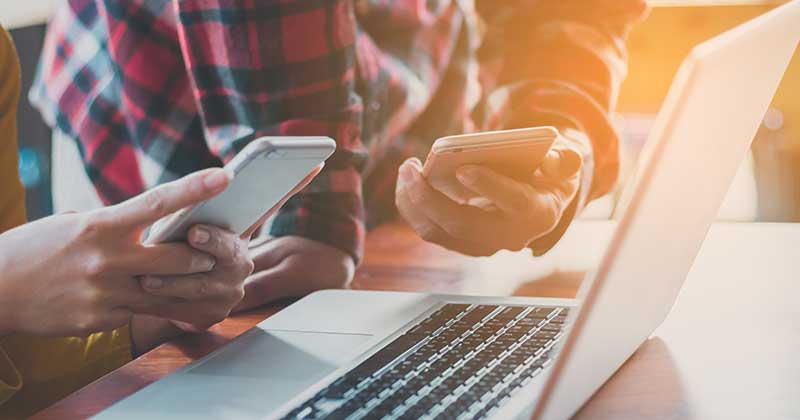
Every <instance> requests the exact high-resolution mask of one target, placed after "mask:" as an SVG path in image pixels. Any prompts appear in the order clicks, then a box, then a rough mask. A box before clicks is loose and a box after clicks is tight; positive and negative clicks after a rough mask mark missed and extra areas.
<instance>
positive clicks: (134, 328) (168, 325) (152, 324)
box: [131, 315, 183, 357]
mask: <svg viewBox="0 0 800 420" xmlns="http://www.w3.org/2000/svg"><path fill="white" fill-rule="evenodd" d="M182 332H183V331H181V330H180V329H179V328H178V327H176V326H175V325H174V324H173V323H172V322H170V321H169V320H166V319H163V318H157V317H153V316H148V315H134V316H133V317H131V353H133V357H138V356H140V355H142V354H144V353H147V352H148V351H150V350H152V349H154V348H156V347H157V346H158V345H160V344H162V343H164V342H166V341H168V340H170V339H172V338H174V337H177V336H178V335H180V334H181V333H182Z"/></svg>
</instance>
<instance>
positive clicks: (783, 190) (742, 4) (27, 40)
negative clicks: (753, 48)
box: [0, 0, 800, 222]
mask: <svg viewBox="0 0 800 420" xmlns="http://www.w3.org/2000/svg"><path fill="white" fill-rule="evenodd" d="M52 1H53V0H26V1H25V2H24V3H21V2H18V1H9V0H3V1H1V2H0V23H2V24H3V25H4V26H5V27H6V28H7V29H10V31H11V34H12V36H13V37H14V40H15V42H16V44H17V49H18V51H19V54H20V56H21V61H22V74H23V92H27V90H28V89H29V87H30V83H31V80H32V78H33V75H34V71H35V68H36V62H37V59H38V56H39V50H40V48H41V46H42V41H43V38H44V30H45V22H46V19H47V15H48V13H49V8H50V5H51V4H52V3H51V2H52ZM55 1H58V0H55ZM650 3H651V5H652V6H653V10H652V11H651V13H650V16H649V17H648V18H647V20H645V21H644V22H643V23H641V24H640V25H639V26H638V27H637V28H636V29H635V30H634V32H633V33H632V34H631V37H630V40H629V43H628V47H629V53H630V62H629V72H628V78H627V80H626V82H625V84H624V85H623V88H622V92H621V95H620V99H619V104H618V107H617V111H618V114H619V115H618V124H619V127H620V129H621V131H622V132H623V144H622V154H623V162H624V164H623V178H622V180H621V182H620V183H618V185H619V186H620V187H619V188H618V190H617V192H616V193H615V194H612V195H611V196H609V197H606V198H604V199H602V200H598V201H597V202H595V203H593V204H592V205H591V206H590V207H589V208H588V209H587V210H586V211H585V212H584V214H583V216H582V217H585V218H608V217H610V216H611V215H612V214H613V212H614V207H615V205H616V198H617V196H618V195H619V190H621V187H622V186H623V185H625V182H626V181H628V180H627V174H628V173H630V172H631V167H632V165H633V163H635V162H636V158H637V157H638V154H639V152H640V150H641V148H642V146H643V145H644V143H645V141H646V139H647V135H648V133H649V131H650V127H651V126H652V123H653V119H654V118H655V114H656V113H657V112H658V110H659V107H660V106H661V102H662V100H663V98H664V97H665V95H666V93H667V90H668V88H669V85H670V82H671V80H672V77H673V75H674V74H675V72H676V70H677V68H678V65H679V64H680V63H681V61H682V60H683V59H684V58H685V57H686V55H687V54H688V52H689V50H690V49H691V48H692V47H693V46H694V45H696V44H698V43H700V42H702V41H704V40H706V39H708V38H710V37H712V36H714V35H717V34H719V33H721V32H724V31H725V30H727V29H729V28H731V27H733V26H736V25H738V24H740V23H742V22H744V21H746V20H748V19H751V18H753V17H755V16H757V15H760V14H762V13H764V12H766V11H768V10H770V9H771V8H773V7H775V6H777V5H779V4H781V3H783V1H775V0H739V1H735V0H732V1H720V0H683V1H676V0H651V1H650ZM764 48H769V46H768V45H765V46H764ZM735 88H736V87H735V86H731V89H735ZM18 125H19V142H20V144H19V146H20V174H21V176H22V180H23V182H24V184H25V186H26V188H27V190H28V196H27V206H28V214H29V218H30V219H31V220H33V219H37V218H40V217H43V216H46V215H48V214H50V213H51V212H52V199H51V194H50V187H51V180H50V161H51V147H50V142H51V140H50V131H49V129H48V128H47V127H46V126H45V125H44V123H43V122H42V121H41V118H40V117H39V115H38V113H37V112H35V111H34V110H33V109H32V108H31V106H30V105H29V104H28V101H27V100H26V99H25V98H23V100H22V101H21V102H20V109H19V114H18ZM719 218H720V219H721V220H726V221H770V222H773V221H775V222H777V221H791V222H798V221H800V58H798V54H795V58H794V59H793V61H792V64H791V65H790V67H789V70H788V71H787V73H786V75H785V76H784V80H783V82H782V84H781V86H780V88H779V89H778V93H777V95H776V97H775V99H774V101H773V103H772V106H771V107H770V109H769V111H768V112H767V113H766V115H765V117H764V120H763V123H762V125H761V128H760V130H759V132H758V135H757V137H756V139H755V140H754V142H753V147H752V150H751V154H750V156H749V157H748V159H747V160H746V161H745V162H744V163H743V164H742V167H741V169H740V171H739V174H738V176H737V178H736V181H735V182H734V185H733V186H732V188H731V190H730V192H729V194H728V198H727V200H726V202H725V204H724V205H723V207H722V209H721V210H720V214H719Z"/></svg>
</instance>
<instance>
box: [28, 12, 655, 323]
mask: <svg viewBox="0 0 800 420" xmlns="http://www.w3.org/2000/svg"><path fill="white" fill-rule="evenodd" d="M646 10H647V6H646V3H645V1H644V0H615V1H607V0H587V1H580V2H579V1H571V0H570V1H557V2H556V1H552V2H535V1H530V0H509V1H504V2H500V3H498V2H496V1H491V0H474V1H473V0H434V1H423V0H397V1H391V2H378V1H369V0H355V1H353V0H330V1H309V2H277V1H268V0H264V1H256V2H225V1H219V0H203V1H199V0H182V1H176V0H147V1H145V0H133V1H127V2H119V1H115V0H70V1H65V2H61V3H60V4H59V6H58V7H57V9H56V11H55V14H54V17H53V18H52V19H51V21H50V26H49V29H48V34H47V37H46V43H45V49H44V53H43V55H42V60H41V66H40V69H39V74H38V77H37V82H36V85H35V86H34V88H33V89H32V91H31V94H30V97H31V100H32V101H33V103H34V104H35V105H36V106H37V107H38V108H39V110H40V111H41V112H42V115H43V116H44V117H45V119H46V120H47V121H48V122H49V124H50V125H51V126H52V127H54V130H55V134H54V139H63V138H67V139H69V141H70V142H75V144H77V145H78V146H79V148H80V150H81V151H82V153H81V156H83V159H84V162H83V163H84V165H85V166H86V167H87V168H88V171H89V173H90V174H91V180H92V182H93V184H94V188H95V190H96V193H97V195H98V196H99V198H100V199H101V200H102V202H103V203H105V204H113V203H116V202H119V201H121V200H124V199H126V198H128V197H131V196H132V195H134V194H137V193H139V192H141V191H143V190H144V189H146V188H148V187H151V186H152V185H155V184H156V183H158V182H162V181H167V180H171V179H174V178H175V177H177V176H180V175H183V174H185V173H188V172H191V171H194V170H197V169H201V168H205V167H208V166H213V165H218V164H220V163H221V162H226V161H227V160H229V159H230V158H231V157H232V156H233V155H234V154H235V152H236V151H237V150H240V149H241V148H242V147H243V146H244V145H245V144H247V143H248V142H249V141H251V140H253V139H255V138H257V137H259V136H263V135H327V136H330V137H332V138H334V139H335V140H336V141H337V145H338V148H337V151H336V153H335V154H334V155H333V157H332V158H331V159H330V160H329V162H328V163H329V164H328V165H327V166H326V169H325V170H324V171H323V173H322V174H321V176H319V177H318V178H317V179H315V180H314V182H313V183H312V184H311V185H309V187H308V188H307V189H306V190H304V191H303V192H302V193H300V194H298V195H297V196H295V197H294V198H292V199H291V200H290V201H289V202H288V203H287V205H286V206H284V207H283V208H282V209H281V210H280V212H279V213H278V214H277V216H276V218H275V220H274V221H273V223H272V225H271V231H270V233H271V235H272V236H273V237H274V238H275V239H272V240H267V241H261V242H259V243H258V244H255V245H251V247H252V249H251V255H252V256H253V259H254V262H255V267H256V268H255V272H254V274H253V275H251V276H250V277H249V278H248V280H247V283H246V286H245V299H244V300H243V303H242V304H241V306H240V308H247V307H251V306H254V305H258V304H262V303H264V302H267V301H270V300H274V299H279V298H282V297H284V296H296V295H301V294H305V293H308V292H310V291H312V290H315V289H319V288H328V287H341V286H343V285H345V284H346V283H347V282H348V280H349V279H350V278H351V277H352V275H353V272H354V267H355V266H356V264H357V263H358V261H359V260H360V259H361V257H362V255H363V246H364V237H365V232H366V231H367V230H368V229H369V228H372V227H374V226H376V225H378V224H380V223H383V222H385V221H387V220H391V219H394V218H396V217H397V216H398V214H399V215H401V216H403V217H404V218H405V219H406V220H408V221H409V224H410V225H411V226H412V228H414V229H415V230H416V231H417V232H418V233H419V234H420V235H422V236H423V237H424V238H425V239H427V240H430V241H433V242H435V243H438V244H441V245H443V246H445V247H447V248H450V249H453V250H456V251H459V252H464V253H467V254H471V255H490V254H492V253H494V252H496V251H497V250H500V249H513V250H517V249H521V248H523V247H529V248H532V249H533V252H534V254H536V255H540V254H542V253H544V252H546V251H547V250H548V249H549V248H550V247H552V246H553V245H554V244H555V243H556V242H557V241H558V239H559V238H560V237H561V235H562V234H563V232H564V231H565V230H566V228H567V226H568V225H569V223H570V221H571V220H572V218H573V217H574V216H575V215H576V214H577V213H578V212H579V211H580V210H581V209H582V208H583V207H584V206H585V205H586V204H587V203H588V202H590V201H591V200H593V199H595V198H597V197H599V196H602V195H604V194H606V193H608V192H609V191H610V190H611V188H612V186H613V185H614V182H615V180H616V176H617V171H618V166H619V163H618V156H617V153H618V152H617V135H616V132H615V130H614V128H613V125H612V123H611V117H610V114H611V112H612V110H613V108H614V104H615V101H616V96H617V93H618V91H619V86H620V83H621V81H622V79H623V77H624V73H625V45H624V41H625V38H626V36H627V34H628V32H629V30H630V29H631V27H632V25H633V24H634V23H635V22H637V21H638V20H639V19H640V18H641V17H642V16H643V15H644V14H645V13H646ZM112 34H113V36H112ZM77 52H80V53H77ZM537 125H553V126H555V127H557V128H559V129H560V131H561V132H562V134H563V135H562V138H561V139H560V140H559V141H558V143H557V144H556V145H555V146H554V150H553V152H552V153H551V154H549V155H548V157H547V158H546V160H545V162H544V164H543V165H542V167H541V169H540V170H539V171H537V173H535V174H531V178H530V179H525V180H515V179H510V178H507V177H504V176H501V175H500V174H497V173H494V172H492V171H490V170H489V169H487V168H481V167H466V168H461V170H459V171H458V179H459V180H460V182H462V183H463V184H464V185H465V186H466V187H468V188H470V189H472V190H473V191H475V192H477V193H479V194H481V195H483V196H485V198H486V199H488V200H489V201H490V202H492V203H493V204H494V206H492V207H493V208H494V209H493V210H488V211H487V210H482V209H477V208H472V207H465V206H461V205H459V204H458V203H455V202H453V201H451V200H449V199H448V198H447V197H445V196H443V195H441V194H440V193H438V192H437V191H435V190H434V189H432V188H431V187H430V186H429V185H427V183H426V182H425V181H424V179H423V178H422V177H421V176H420V173H419V170H420V165H421V164H420V161H419V158H420V157H423V156H425V154H426V153H427V152H428V149H429V147H430V145H431V144H432V142H433V141H434V140H435V139H436V138H438V137H441V136H445V135H450V134H460V133H464V132H474V131H481V130H493V129H503V128H518V127H528V126H537ZM59 142H62V143H64V142H63V141H62V140H59ZM398 174H399V177H398ZM309 261H313V262H314V264H308V262H309Z"/></svg>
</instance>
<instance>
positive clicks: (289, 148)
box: [145, 137, 336, 243]
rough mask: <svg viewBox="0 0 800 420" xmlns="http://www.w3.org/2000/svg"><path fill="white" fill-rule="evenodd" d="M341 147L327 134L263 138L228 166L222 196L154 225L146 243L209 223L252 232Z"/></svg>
mask: <svg viewBox="0 0 800 420" xmlns="http://www.w3.org/2000/svg"><path fill="white" fill-rule="evenodd" d="M335 149H336V143H335V142H334V141H333V140H332V139H330V138H327V137H262V138H259V139H256V140H254V141H253V142H251V143H250V144H248V145H247V146H246V147H245V148H244V149H243V150H242V151H241V152H239V154H237V155H236V156H235V157H234V158H233V159H232V160H231V161H230V162H229V163H228V164H227V165H225V169H226V170H227V171H229V172H231V173H232V174H233V179H232V180H231V183H230V184H229V185H228V187H227V188H226V189H225V191H223V192H222V193H220V194H219V195H217V196H215V197H213V198H211V199H209V200H207V201H204V202H202V203H200V204H197V205H195V206H192V207H189V208H186V209H183V210H181V211H179V212H177V213H174V214H172V215H170V216H167V217H165V218H164V219H162V220H160V221H159V222H157V223H156V224H154V225H153V226H152V227H151V229H150V232H149V234H148V236H147V238H146V240H145V242H146V243H161V242H174V241H182V240H185V239H186V234H187V231H188V230H189V228H191V227H192V226H193V225H195V224H208V225H214V226H219V227H221V228H224V229H227V230H230V231H232V232H234V233H236V234H238V235H242V236H249V235H251V234H252V233H253V232H254V231H255V230H256V229H258V227H260V226H261V225H262V224H263V223H264V222H265V221H266V220H267V218H268V217H269V216H270V215H271V214H272V213H274V212H275V211H276V210H278V209H279V208H280V207H281V206H282V205H283V204H284V203H285V202H286V201H287V200H288V199H289V198H291V197H292V195H294V194H295V193H297V192H298V191H299V190H300V189H302V188H303V187H304V186H305V185H306V184H308V182H310V181H311V179H313V178H314V176H316V175H317V174H318V173H319V171H320V170H321V169H322V165H323V163H324V161H325V159H327V158H328V157H330V156H331V155H332V154H333V152H334V150H335Z"/></svg>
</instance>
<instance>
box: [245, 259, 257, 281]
mask: <svg viewBox="0 0 800 420" xmlns="http://www.w3.org/2000/svg"><path fill="white" fill-rule="evenodd" d="M255 269H256V263H255V262H254V261H253V260H252V258H245V259H244V262H243V264H242V271H243V273H244V276H245V277H247V276H249V275H251V274H253V271H255ZM242 281H244V279H242Z"/></svg>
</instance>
